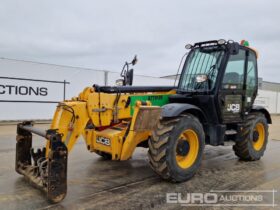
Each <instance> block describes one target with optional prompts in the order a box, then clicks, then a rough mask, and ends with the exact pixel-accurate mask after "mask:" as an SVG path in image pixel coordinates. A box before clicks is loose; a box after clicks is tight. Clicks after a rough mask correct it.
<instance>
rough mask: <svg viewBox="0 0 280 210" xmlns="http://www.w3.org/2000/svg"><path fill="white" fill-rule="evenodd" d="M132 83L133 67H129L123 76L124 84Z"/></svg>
mask: <svg viewBox="0 0 280 210" xmlns="http://www.w3.org/2000/svg"><path fill="white" fill-rule="evenodd" d="M132 83H133V69H130V70H128V71H127V72H126V75H125V78H124V85H130V86H131V85H132Z"/></svg>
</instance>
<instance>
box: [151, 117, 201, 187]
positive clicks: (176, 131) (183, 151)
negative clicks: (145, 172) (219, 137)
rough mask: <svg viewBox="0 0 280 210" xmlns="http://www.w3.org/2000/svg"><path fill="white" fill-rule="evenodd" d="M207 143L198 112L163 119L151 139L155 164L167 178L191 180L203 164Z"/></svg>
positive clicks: (152, 166)
mask: <svg viewBox="0 0 280 210" xmlns="http://www.w3.org/2000/svg"><path fill="white" fill-rule="evenodd" d="M204 146H205V136H204V130H203V127H202V125H201V123H200V122H199V120H198V119H197V118H196V117H195V116H193V115H191V114H186V115H182V116H179V117H176V118H172V119H170V118H168V119H162V120H161V121H160V122H159V123H158V125H157V127H156V128H155V130H154V131H153V133H152V137H151V139H150V140H149V151H148V157H149V160H150V165H151V168H152V169H153V170H154V171H155V172H156V173H157V174H158V175H159V176H160V177H162V178H163V179H165V180H169V181H172V182H183V181H186V180H189V179H190V178H192V177H193V176H194V174H195V173H196V171H197V170H198V168H199V166H200V163H201V160H202V155H203V150H204Z"/></svg>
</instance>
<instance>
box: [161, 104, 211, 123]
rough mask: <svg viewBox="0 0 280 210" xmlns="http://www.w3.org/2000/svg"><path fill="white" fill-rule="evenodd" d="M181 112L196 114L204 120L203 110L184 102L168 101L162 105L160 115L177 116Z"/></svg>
mask: <svg viewBox="0 0 280 210" xmlns="http://www.w3.org/2000/svg"><path fill="white" fill-rule="evenodd" d="M183 112H188V113H192V114H194V115H196V116H197V117H199V119H200V120H201V121H202V122H206V121H207V120H206V119H207V118H206V117H205V114H204V112H203V111H202V110H201V109H200V108H199V107H197V106H195V105H192V104H184V103H170V104H166V105H164V106H162V112H161V116H162V117H177V116H179V115H180V114H182V113H183Z"/></svg>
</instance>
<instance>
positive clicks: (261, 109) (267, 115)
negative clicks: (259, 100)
mask: <svg viewBox="0 0 280 210" xmlns="http://www.w3.org/2000/svg"><path fill="white" fill-rule="evenodd" d="M251 112H262V113H263V114H264V116H265V118H266V120H267V123H268V124H272V120H271V116H270V114H269V112H268V110H267V109H266V108H265V107H263V106H256V105H253V107H252V109H251Z"/></svg>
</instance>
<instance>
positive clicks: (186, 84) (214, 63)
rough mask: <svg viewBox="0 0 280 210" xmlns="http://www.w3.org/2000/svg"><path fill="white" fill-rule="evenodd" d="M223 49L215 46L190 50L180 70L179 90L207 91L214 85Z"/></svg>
mask: <svg viewBox="0 0 280 210" xmlns="http://www.w3.org/2000/svg"><path fill="white" fill-rule="evenodd" d="M223 55H224V50H223V49H222V48H219V47H217V46H211V47H204V48H196V49H194V50H192V51H191V52H190V54H189V55H188V58H187V60H186V62H187V63H185V65H184V69H183V71H182V78H181V81H180V84H179V91H184V92H194V91H209V90H212V89H213V88H214V87H215V83H216V78H217V75H218V69H219V67H220V64H221V60H222V57H223Z"/></svg>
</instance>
